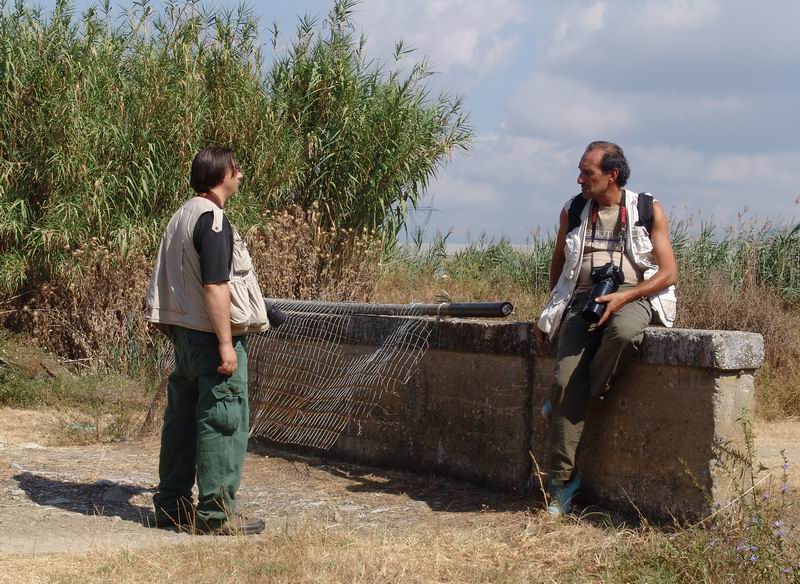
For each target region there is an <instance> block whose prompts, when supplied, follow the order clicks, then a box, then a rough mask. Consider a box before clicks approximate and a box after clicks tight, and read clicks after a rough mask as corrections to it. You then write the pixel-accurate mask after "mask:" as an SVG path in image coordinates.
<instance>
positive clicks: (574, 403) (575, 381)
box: [549, 288, 652, 481]
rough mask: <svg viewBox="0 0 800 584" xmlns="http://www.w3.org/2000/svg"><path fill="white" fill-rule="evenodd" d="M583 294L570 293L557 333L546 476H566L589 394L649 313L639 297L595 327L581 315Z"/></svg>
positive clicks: (628, 348)
mask: <svg viewBox="0 0 800 584" xmlns="http://www.w3.org/2000/svg"><path fill="white" fill-rule="evenodd" d="M622 289H624V288H621V290H622ZM588 299H589V292H584V293H581V294H576V295H575V296H574V297H573V299H572V301H571V303H570V306H569V309H568V310H567V314H566V315H565V316H564V322H563V323H562V324H561V331H560V333H559V337H558V351H557V359H558V366H557V367H556V379H555V383H554V384H553V395H552V402H553V426H552V453H551V457H550V472H549V476H550V478H551V479H555V480H561V481H568V480H570V478H571V476H572V473H573V470H574V469H575V453H576V452H577V451H578V445H579V444H580V440H581V436H582V435H583V426H584V421H585V419H586V411H587V410H588V408H589V398H590V397H601V396H603V395H604V394H605V393H606V392H607V391H608V388H609V385H610V383H611V380H612V378H613V377H614V374H615V373H616V372H617V370H618V368H619V366H620V364H621V363H623V362H624V361H625V360H627V359H628V358H629V357H630V355H631V354H633V353H634V352H635V351H636V349H637V348H638V346H639V344H640V343H641V341H642V337H643V336H644V329H645V327H646V326H647V325H648V324H650V319H651V318H652V308H651V307H650V302H649V301H648V300H647V299H643V298H640V299H639V300H635V301H633V302H631V303H629V304H626V305H625V306H623V307H622V309H621V310H620V311H619V312H617V313H616V314H615V315H614V316H613V317H611V319H610V320H609V321H608V322H606V323H605V324H604V325H603V326H602V327H600V328H598V327H597V325H595V324H589V323H588V322H586V321H585V320H584V319H583V317H582V316H581V311H582V310H583V308H584V306H585V305H586V301H587V300H588Z"/></svg>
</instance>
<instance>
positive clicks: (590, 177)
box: [578, 150, 617, 199]
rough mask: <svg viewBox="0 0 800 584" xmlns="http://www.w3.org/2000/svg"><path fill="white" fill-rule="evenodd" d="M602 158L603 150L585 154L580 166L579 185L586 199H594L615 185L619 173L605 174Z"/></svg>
mask: <svg viewBox="0 0 800 584" xmlns="http://www.w3.org/2000/svg"><path fill="white" fill-rule="evenodd" d="M602 158H603V151H602V150H592V151H590V152H587V153H585V154H584V155H583V157H582V158H581V162H580V164H578V170H579V171H580V172H579V174H578V184H579V185H581V194H582V195H583V196H584V197H587V198H590V199H592V198H594V197H597V196H598V195H602V194H603V193H605V192H606V191H608V189H609V188H611V186H612V185H614V184H615V181H616V178H617V176H616V175H617V172H616V171H612V172H609V173H605V172H603V171H602V169H601V168H600V160H601V159H602Z"/></svg>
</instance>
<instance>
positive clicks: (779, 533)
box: [775, 529, 786, 537]
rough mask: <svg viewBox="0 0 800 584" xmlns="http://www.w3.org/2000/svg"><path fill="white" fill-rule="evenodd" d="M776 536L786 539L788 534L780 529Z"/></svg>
mask: <svg viewBox="0 0 800 584" xmlns="http://www.w3.org/2000/svg"><path fill="white" fill-rule="evenodd" d="M775 535H776V536H778V537H786V532H785V531H784V530H782V529H779V530H777V531H776V532H775Z"/></svg>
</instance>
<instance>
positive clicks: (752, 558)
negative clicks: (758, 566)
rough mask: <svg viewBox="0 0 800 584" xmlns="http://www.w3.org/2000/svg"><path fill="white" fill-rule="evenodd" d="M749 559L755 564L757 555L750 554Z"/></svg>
mask: <svg viewBox="0 0 800 584" xmlns="http://www.w3.org/2000/svg"><path fill="white" fill-rule="evenodd" d="M750 561H751V562H753V563H754V564H755V563H756V562H757V561H758V556H755V555H753V556H750Z"/></svg>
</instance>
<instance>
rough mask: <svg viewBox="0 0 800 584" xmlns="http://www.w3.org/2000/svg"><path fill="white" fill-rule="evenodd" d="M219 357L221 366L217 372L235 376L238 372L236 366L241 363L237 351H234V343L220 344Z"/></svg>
mask: <svg viewBox="0 0 800 584" xmlns="http://www.w3.org/2000/svg"><path fill="white" fill-rule="evenodd" d="M219 357H220V361H221V363H220V365H219V367H217V372H218V373H222V374H223V375H233V372H234V371H236V366H237V365H238V363H239V360H238V358H237V357H236V351H235V350H234V349H233V343H230V342H228V343H220V344H219Z"/></svg>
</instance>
